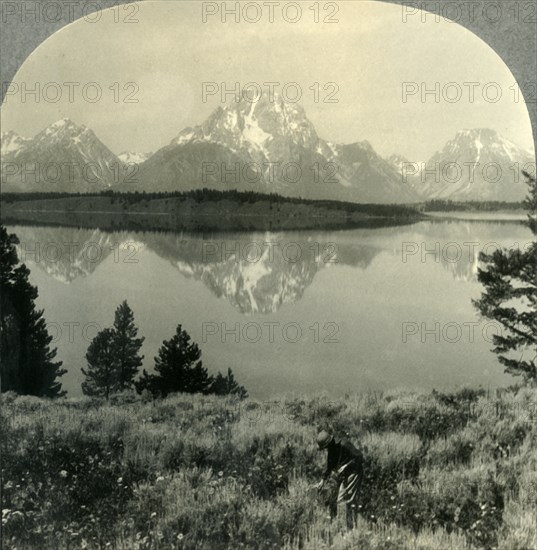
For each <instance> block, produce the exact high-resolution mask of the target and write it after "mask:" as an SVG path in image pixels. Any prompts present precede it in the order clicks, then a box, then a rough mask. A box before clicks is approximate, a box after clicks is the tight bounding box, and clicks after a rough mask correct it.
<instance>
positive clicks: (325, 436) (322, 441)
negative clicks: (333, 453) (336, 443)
mask: <svg viewBox="0 0 537 550" xmlns="http://www.w3.org/2000/svg"><path fill="white" fill-rule="evenodd" d="M333 440H334V436H333V435H331V434H329V433H328V432H327V431H325V430H322V431H320V432H319V434H318V435H317V445H319V449H326V447H328V445H330V443H332V441H333Z"/></svg>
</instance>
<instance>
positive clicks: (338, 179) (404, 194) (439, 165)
mask: <svg viewBox="0 0 537 550" xmlns="http://www.w3.org/2000/svg"><path fill="white" fill-rule="evenodd" d="M1 154H2V163H3V165H4V164H6V163H10V164H11V165H12V166H10V170H11V171H12V170H13V165H15V166H18V167H19V170H18V172H17V173H16V174H11V172H9V171H8V170H2V184H3V189H4V191H56V192H66V191H67V192H69V191H72V192H77V191H78V192H95V191H100V190H103V189H107V188H112V187H113V188H116V189H118V190H120V191H121V190H122V191H147V192H152V191H187V190H191V189H197V188H203V187H208V188H214V189H237V190H240V191H257V192H265V193H266V192H277V193H280V194H282V195H284V196H291V197H303V198H308V199H335V200H344V201H351V202H380V203H392V202H398V203H401V202H413V201H419V200H424V199H425V200H428V199H433V198H441V199H452V200H507V201H518V200H521V199H522V198H523V197H524V196H525V194H526V191H527V189H526V185H525V183H524V178H523V177H522V175H521V173H520V171H521V170H522V169H524V168H525V169H527V170H528V171H531V169H532V167H533V170H535V164H534V155H533V154H532V153H531V152H529V151H525V150H523V149H522V148H520V147H518V146H517V145H515V144H514V143H512V142H510V141H509V140H507V139H505V138H503V137H502V136H500V135H499V134H498V133H497V132H495V131H494V130H490V129H483V128H481V129H473V130H461V131H460V132H458V133H457V135H456V136H455V137H454V139H452V140H450V141H448V142H447V143H446V145H445V147H444V148H443V149H442V150H441V151H438V152H437V153H435V154H434V155H433V156H432V157H431V158H430V159H429V160H428V161H427V162H416V163H410V164H413V165H414V168H412V169H410V170H409V169H408V164H409V161H408V160H407V159H405V158H404V157H402V156H401V155H397V154H394V155H391V156H390V157H388V158H386V159H383V158H381V157H380V156H379V155H377V153H376V152H375V151H374V149H373V147H372V146H371V145H370V144H369V142H367V141H361V142H356V143H352V144H347V145H342V144H334V143H331V142H329V141H326V140H324V139H322V138H320V137H319V136H318V134H317V132H316V130H315V127H314V125H313V124H312V123H311V121H309V119H308V118H307V116H306V114H305V112H304V109H303V108H302V107H301V106H300V105H298V104H294V103H288V102H285V101H284V100H283V99H282V98H281V97H279V96H278V95H275V96H274V98H270V99H269V98H268V96H267V95H266V94H265V95H263V96H262V97H261V98H260V99H259V101H258V102H251V101H247V100H246V99H242V100H241V101H239V102H233V103H231V104H230V105H227V106H226V107H218V108H217V109H216V110H215V111H213V113H212V114H211V115H210V116H209V117H208V118H207V119H206V120H205V121H204V122H203V123H202V124H200V125H199V126H195V127H193V128H185V129H184V130H182V131H181V132H180V133H179V134H178V135H177V136H176V137H175V138H174V139H173V140H172V141H171V142H170V144H169V145H167V146H165V147H163V148H161V149H160V150H158V151H157V152H156V153H154V154H153V155H147V154H140V153H133V152H124V153H121V154H120V155H118V156H116V155H114V154H113V153H112V152H111V151H110V150H109V149H108V148H107V147H106V146H105V145H104V144H103V143H102V142H101V141H100V140H99V139H98V138H97V136H96V135H95V134H94V133H93V132H92V131H91V130H90V129H89V128H87V127H85V126H78V125H76V124H75V123H73V122H72V121H71V120H69V119H62V120H60V121H57V122H55V123H54V124H51V125H50V126H49V127H48V128H46V129H45V130H43V131H42V132H40V133H39V134H38V135H37V136H35V138H33V139H30V138H23V137H21V136H19V135H17V134H16V133H15V132H12V131H10V132H4V133H2V136H1ZM450 163H456V166H458V167H459V168H457V169H460V171H461V172H460V177H456V176H457V174H456V173H455V174H454V173H453V168H451V169H449V166H452V164H450ZM531 163H533V165H532V164H531ZM133 164H136V165H137V169H136V177H135V178H130V175H131V174H132V170H129V168H132V165H133ZM474 164H475V168H471V166H472V165H474ZM35 165H37V166H39V167H40V171H39V172H40V173H39V176H38V177H37V181H36V176H33V175H32V174H31V171H32V168H33V167H34V166H35ZM296 166H298V167H300V170H301V174H300V177H299V178H297V175H298V174H297V172H296V170H295V167H296ZM487 166H488V168H486V167H487ZM517 166H518V167H519V169H518V171H517V168H516V167H517ZM204 167H205V169H204ZM237 167H238V171H235V169H236V168H237ZM285 167H286V169H287V171H285ZM405 167H406V168H405ZM435 167H436V168H435ZM495 167H499V170H500V173H501V177H499V178H497V177H496V174H497V171H496V168H495ZM414 169H417V173H416V174H414V175H413V176H412V175H409V174H410V173H411V172H412V170H414ZM25 170H28V171H29V172H30V173H29V174H27V175H25V174H24V172H25ZM226 170H227V173H226V172H225V171H226ZM444 174H447V175H448V179H446V178H445V177H444ZM454 176H455V177H454ZM295 179H297V181H293V180H295Z"/></svg>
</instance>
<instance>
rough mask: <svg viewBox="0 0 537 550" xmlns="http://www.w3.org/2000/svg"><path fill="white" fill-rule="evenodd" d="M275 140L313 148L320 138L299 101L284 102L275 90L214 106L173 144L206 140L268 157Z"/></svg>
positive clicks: (235, 149)
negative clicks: (197, 123)
mask: <svg viewBox="0 0 537 550" xmlns="http://www.w3.org/2000/svg"><path fill="white" fill-rule="evenodd" d="M274 140H288V141H290V142H292V143H294V144H296V145H300V146H302V147H306V148H312V147H314V146H316V145H317V142H318V140H319V138H318V136H317V133H316V131H315V128H314V126H313V124H312V123H311V122H310V121H309V120H308V118H307V117H306V114H305V112H304V109H303V108H302V107H301V106H300V105H298V104H296V103H289V102H286V101H284V100H283V98H282V97H281V96H279V95H278V94H273V95H272V96H269V94H268V93H264V94H262V95H261V96H259V97H257V98H254V99H252V100H250V99H248V98H247V97H246V98H245V97H241V99H240V100H239V101H233V102H231V103H230V104H229V105H226V106H225V107H221V106H219V107H217V108H216V109H215V110H214V111H213V112H212V113H211V115H210V116H209V117H208V118H207V120H206V121H205V122H204V123H203V124H201V125H199V126H196V127H194V128H191V127H189V128H185V129H184V130H183V131H182V132H181V133H180V134H179V135H178V136H177V137H176V138H175V139H174V140H173V141H172V144H174V145H182V144H185V143H189V142H203V141H205V142H211V143H218V144H221V145H224V146H226V147H228V148H230V149H231V150H233V151H240V150H247V151H250V152H256V151H257V152H261V153H263V154H264V155H265V156H266V157H267V158H268V157H270V155H271V151H270V148H269V147H268V145H269V143H270V142H271V141H274Z"/></svg>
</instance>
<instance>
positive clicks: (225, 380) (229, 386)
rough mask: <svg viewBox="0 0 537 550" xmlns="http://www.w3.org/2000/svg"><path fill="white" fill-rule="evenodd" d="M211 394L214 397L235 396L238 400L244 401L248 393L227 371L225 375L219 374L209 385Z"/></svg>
mask: <svg viewBox="0 0 537 550" xmlns="http://www.w3.org/2000/svg"><path fill="white" fill-rule="evenodd" d="M211 393H214V394H216V395H236V396H237V397H238V398H239V399H246V398H247V397H248V392H247V391H246V388H245V387H244V386H241V385H240V384H239V383H238V382H237V381H236V380H235V376H234V375H233V372H232V370H231V369H228V370H227V375H223V374H222V373H221V372H219V373H218V374H217V375H216V376H215V377H214V380H213V383H212V384H211Z"/></svg>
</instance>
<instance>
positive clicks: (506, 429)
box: [0, 389, 537, 550]
mask: <svg viewBox="0 0 537 550" xmlns="http://www.w3.org/2000/svg"><path fill="white" fill-rule="evenodd" d="M536 409H537V391H536V390H535V389H521V390H518V391H517V392H516V393H515V392H503V393H502V394H501V395H499V396H497V395H492V394H487V393H486V392H485V391H484V390H469V389H465V390H460V391H458V392H456V393H453V394H441V393H437V392H433V393H432V394H425V393H404V392H388V393H384V394H380V393H366V394H356V395H349V396H346V397H345V398H341V399H332V398H329V397H328V396H317V397H304V398H303V397H296V396H295V397H289V398H288V399H287V400H286V401H285V402H273V403H259V402H255V401H252V400H244V401H234V400H232V399H231V398H222V397H216V396H207V397H203V396H199V395H186V394H179V395H175V396H173V397H169V398H167V399H164V400H157V401H148V400H142V399H141V398H140V397H137V396H135V395H134V394H121V395H118V396H116V397H114V398H113V399H112V400H111V401H110V403H106V402H105V401H104V400H99V399H90V398H81V399H60V400H55V401H52V400H46V399H39V398H34V397H16V396H15V395H14V394H11V393H8V394H4V395H3V396H2V407H1V413H0V414H1V416H2V418H1V424H0V426H1V442H2V479H3V487H2V491H3V495H2V502H3V506H2V508H3V510H2V527H3V540H4V544H5V546H6V548H12V549H26V548H39V549H44V550H46V549H78V548H88V549H89V548H91V549H93V548H121V549H129V550H131V549H132V550H134V549H140V550H142V549H144V550H146V549H228V548H230V549H231V548H233V549H236V548H267V549H268V548H274V549H276V548H277V549H280V548H281V549H299V548H304V549H315V550H317V549H320V550H321V549H325V548H337V549H346V548H348V549H351V548H360V549H365V550H367V549H394V550H395V549H401V548H409V549H410V548H422V549H427V550H431V549H442V550H444V549H448V548H453V549H456V550H463V549H465V548H502V549H509V550H516V549H519V550H522V549H524V550H527V549H531V548H537V519H536V518H537V431H536V421H537V414H536V413H537V410H536ZM319 428H327V429H330V430H333V431H334V433H335V434H336V437H337V436H339V437H342V436H345V437H349V438H350V439H351V440H353V441H354V442H356V443H358V444H359V445H361V446H362V448H364V449H365V453H366V466H365V472H364V479H363V482H362V487H361V492H360V499H359V508H360V510H359V512H360V515H359V520H358V524H357V526H356V528H355V529H353V530H352V531H346V528H345V521H344V514H339V515H338V518H337V519H336V520H331V519H330V514H329V511H328V507H327V505H326V504H327V502H328V501H329V499H330V497H331V492H333V491H334V490H335V484H334V483H329V484H328V485H327V486H326V488H325V489H324V490H323V491H321V492H317V491H316V490H315V489H313V488H312V485H313V484H314V483H316V482H317V481H318V480H319V476H320V474H321V471H322V469H323V467H324V463H323V461H324V455H323V453H320V452H318V451H317V449H316V445H315V435H316V433H317V430H318V429H319Z"/></svg>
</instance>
